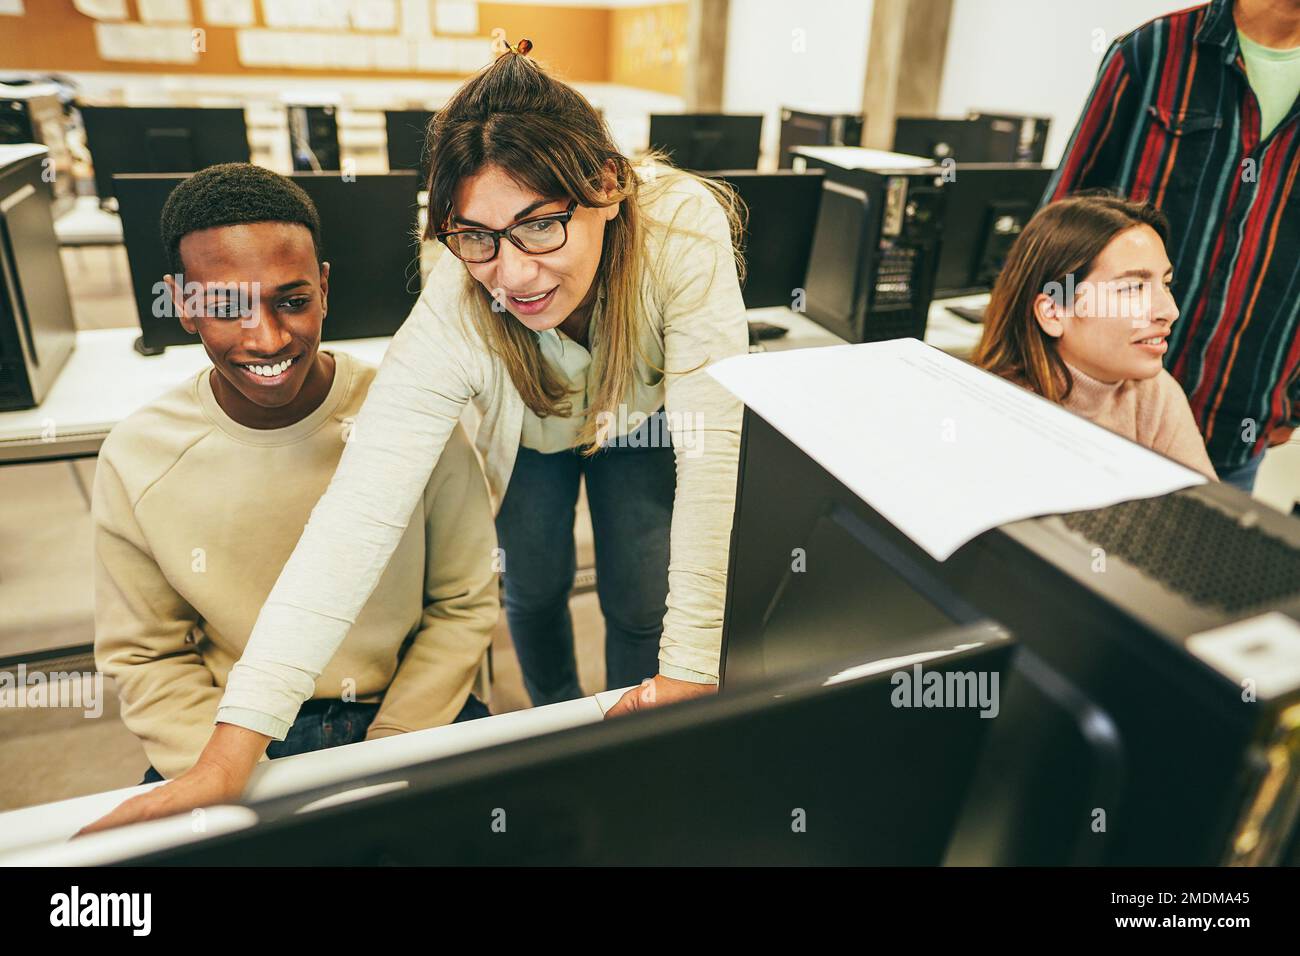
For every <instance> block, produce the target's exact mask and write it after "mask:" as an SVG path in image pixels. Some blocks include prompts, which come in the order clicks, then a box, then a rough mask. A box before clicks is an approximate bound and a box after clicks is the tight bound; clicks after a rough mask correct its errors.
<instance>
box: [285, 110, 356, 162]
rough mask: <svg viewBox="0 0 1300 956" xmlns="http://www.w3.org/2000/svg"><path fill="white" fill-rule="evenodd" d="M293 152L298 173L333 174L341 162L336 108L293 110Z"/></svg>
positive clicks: (290, 147) (291, 114)
mask: <svg viewBox="0 0 1300 956" xmlns="http://www.w3.org/2000/svg"><path fill="white" fill-rule="evenodd" d="M289 150H290V153H291V155H292V156H293V169H294V172H300V173H310V172H317V173H319V172H331V171H334V170H338V169H342V168H343V167H342V166H341V164H340V162H339V122H338V116H337V115H336V113H335V109H334V107H332V106H290V107H289Z"/></svg>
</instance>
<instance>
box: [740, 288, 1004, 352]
mask: <svg viewBox="0 0 1300 956" xmlns="http://www.w3.org/2000/svg"><path fill="white" fill-rule="evenodd" d="M988 301H989V297H988V293H987V292H986V293H983V294H982V295H971V296H963V297H961V298H955V299H940V300H936V301H934V302H931V303H930V314H929V317H928V319H927V321H926V326H925V341H926V342H928V343H929V344H931V345H933V346H934V347H935V348H937V349H940V350H941V351H944V352H947V353H948V354H949V355H954V356H956V357H957V358H961V359H967V358H970V355H971V353H972V352H973V351H974V350H975V346H976V344H978V342H979V340H980V335H981V334H983V331H984V326H983V325H980V324H977V323H975V322H967V321H966V320H965V319H963V318H960V317H958V316H956V315H953V314H952V313H951V312H949V311H948V308H947V307H948V306H950V305H957V306H966V307H968V308H981V307H983V306H985V305H988ZM747 317H748V318H749V320H750V321H751V322H768V323H770V324H772V325H780V326H783V327H785V328H787V329H789V330H790V331H789V333H788V334H786V335H784V336H782V337H781V338H779V339H767V340H765V341H764V342H762V343H761V345H762V350H763V351H765V352H781V351H785V350H786V349H802V348H817V347H819V346H823V345H843V344H845V342H844V339H842V338H840V337H839V336H838V335H836V334H835V333H834V332H830V331H827V330H826V329H824V328H822V326H820V325H818V324H817V323H816V322H814V321H813V320H812V319H810V318H808V316H806V315H804V314H802V313H800V312H793V311H791V310H790V309H788V308H785V307H784V306H777V307H775V308H771V309H750V310H749V312H748V314H747Z"/></svg>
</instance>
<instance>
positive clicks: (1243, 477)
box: [1215, 449, 1267, 494]
mask: <svg viewBox="0 0 1300 956" xmlns="http://www.w3.org/2000/svg"><path fill="white" fill-rule="evenodd" d="M1265 451H1267V449H1265ZM1263 461H1264V452H1260V453H1259V454H1258V455H1255V456H1254V457H1252V458H1251V459H1250V460H1249V461H1248V462H1246V463H1245V464H1244V465H1241V466H1239V467H1237V468H1229V469H1227V470H1225V471H1220V472H1219V480H1220V481H1221V482H1223V483H1224V484H1225V485H1233V486H1234V487H1236V488H1240V489H1241V490H1242V491H1244V492H1245V493H1246V494H1250V493H1251V492H1252V491H1254V490H1255V478H1256V477H1258V475H1259V466H1260V465H1261V464H1262V463H1263ZM1215 470H1216V471H1218V469H1215Z"/></svg>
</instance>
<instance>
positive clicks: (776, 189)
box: [715, 171, 822, 309]
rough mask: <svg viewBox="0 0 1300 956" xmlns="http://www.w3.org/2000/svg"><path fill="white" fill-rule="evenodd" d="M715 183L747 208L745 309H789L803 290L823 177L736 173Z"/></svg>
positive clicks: (786, 173) (810, 174) (785, 173)
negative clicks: (728, 189)
mask: <svg viewBox="0 0 1300 956" xmlns="http://www.w3.org/2000/svg"><path fill="white" fill-rule="evenodd" d="M715 178H717V179H720V180H722V181H723V182H726V183H728V184H729V185H730V186H731V187H732V188H733V189H735V190H736V194H737V195H738V196H739V197H740V199H741V201H742V202H743V203H744V204H745V209H746V212H747V219H746V224H745V239H744V251H745V269H746V275H745V282H744V295H745V308H747V309H761V308H767V307H770V306H781V305H784V306H789V305H790V303H791V301H792V299H793V297H794V294H795V290H796V289H801V288H803V286H804V280H805V278H806V276H807V273H808V254H809V252H810V250H811V249H812V241H813V230H814V228H815V227H816V225H817V211H818V209H819V208H820V207H821V195H822V174H821V173H820V172H809V173H793V172H781V173H757V172H752V173H751V172H747V171H737V172H732V173H721V174H718V175H717V176H716V177H715Z"/></svg>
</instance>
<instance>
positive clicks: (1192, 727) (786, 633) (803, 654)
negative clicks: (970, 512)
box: [722, 410, 1300, 865]
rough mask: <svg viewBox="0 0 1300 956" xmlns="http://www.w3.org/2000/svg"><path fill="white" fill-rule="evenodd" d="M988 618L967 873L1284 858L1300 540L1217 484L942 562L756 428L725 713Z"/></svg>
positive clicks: (1060, 518)
mask: <svg viewBox="0 0 1300 956" xmlns="http://www.w3.org/2000/svg"><path fill="white" fill-rule="evenodd" d="M825 427H832V426H830V425H826V426H825ZM967 480H975V479H970V478H969V476H963V475H953V476H952V481H954V482H963V481H967ZM981 618H984V619H988V620H990V621H996V622H998V623H999V624H1000V625H1002V626H1004V627H1005V628H1006V629H1007V630H1008V631H1009V632H1010V633H1012V634H1014V635H1015V638H1016V645H1017V651H1016V656H1015V660H1014V663H1013V668H1012V672H1011V674H1010V677H1009V679H1008V680H1007V683H1006V685H1005V686H1004V690H1003V696H1002V710H1001V713H1000V715H999V717H998V718H997V719H996V720H994V721H992V723H993V724H994V727H993V729H992V731H991V734H990V738H989V741H988V747H987V751H986V753H985V755H984V757H983V758H982V760H981V766H980V768H979V769H978V770H977V772H976V776H975V780H974V783H973V785H972V788H971V791H970V794H969V799H968V802H967V804H966V806H965V807H964V808H963V812H962V817H961V820H960V821H959V824H958V828H957V831H956V834H955V837H954V841H953V845H952V847H951V848H950V851H949V856H948V860H949V862H955V863H967V864H989V863H999V864H1002V863H1005V864H1025V863H1028V864H1053V865H1062V864H1089V865H1092V864H1115V865H1133V864H1138V865H1152V864H1159V865H1209V864H1219V863H1276V862H1280V861H1281V860H1283V859H1284V858H1285V856H1286V854H1287V853H1288V852H1289V851H1288V847H1291V846H1293V845H1294V844H1293V841H1294V839H1295V830H1296V809H1297V807H1300V775H1297V774H1296V773H1295V772H1294V766H1295V760H1294V757H1291V756H1288V755H1289V754H1294V753H1295V752H1297V750H1300V726H1298V725H1297V724H1298V722H1297V721H1296V719H1295V714H1296V713H1297V712H1298V711H1297V709H1296V708H1300V519H1296V518H1291V517H1288V516H1285V515H1282V514H1281V513H1278V512H1274V511H1272V510H1271V509H1269V508H1267V507H1266V506H1262V505H1257V504H1255V503H1254V502H1253V501H1252V500H1251V499H1250V497H1249V496H1247V495H1245V494H1244V493H1242V492H1240V491H1238V490H1237V489H1235V488H1232V487H1231V486H1228V485H1224V484H1220V483H1210V484H1206V485H1201V486H1197V487H1193V488H1189V489H1185V490H1182V491H1178V492H1175V493H1173V494H1169V495H1164V496H1160V497H1157V498H1150V499H1142V500H1137V501H1130V502H1124V503H1121V504H1118V505H1114V506H1112V507H1109V508H1103V509H1099V510H1096V511H1086V512H1079V513H1074V514H1065V515H1049V516H1045V517H1041V518H1032V519H1027V520H1024V521H1016V522H1012V523H1010V524H1006V525H1003V526H1001V527H999V528H994V529H993V530H990V531H987V532H985V533H984V534H981V535H979V536H978V537H976V538H974V539H973V540H971V541H970V542H969V543H967V544H966V545H964V546H963V547H961V548H960V549H958V550H957V551H956V552H955V553H954V554H953V555H952V556H951V557H949V558H948V559H947V560H945V561H936V560H934V559H933V558H932V557H930V556H929V555H928V554H927V553H926V552H925V551H923V550H922V549H921V548H919V547H918V546H917V545H916V544H915V543H914V542H912V541H911V539H909V538H908V537H907V536H906V535H904V534H903V533H902V532H900V531H899V530H898V529H897V528H895V527H894V526H893V525H892V524H891V523H890V522H889V521H887V520H886V519H885V518H884V517H883V516H882V515H880V514H879V513H878V512H877V511H875V510H874V509H873V508H872V507H871V506H870V505H869V504H868V503H867V502H865V501H863V500H862V499H861V498H859V497H858V496H857V495H856V494H854V493H853V492H852V491H850V490H849V489H848V488H847V487H846V486H844V485H843V484H842V483H840V482H839V481H838V480H837V479H836V478H834V477H833V476H832V475H831V474H830V473H829V472H828V471H826V469H824V468H823V467H822V466H821V465H819V464H818V463H817V462H815V461H814V460H813V459H812V458H810V457H809V456H808V455H807V454H806V453H804V452H803V451H802V450H801V449H800V448H799V447H798V446H797V445H796V444H795V443H794V442H793V441H792V440H791V439H790V438H788V437H786V436H785V435H783V434H782V433H781V432H779V431H778V430H777V429H776V428H774V427H773V426H772V425H770V424H768V423H767V422H766V421H765V420H764V419H763V418H761V417H760V416H758V415H756V414H754V413H753V412H752V411H751V410H746V412H745V418H744V425H743V432H742V443H741V453H740V464H739V472H738V483H737V495H736V511H735V516H734V519H733V532H732V540H731V549H730V567H729V569H728V577H727V600H726V613H725V619H724V625H723V671H722V681H723V684H722V686H723V690H724V692H729V691H730V690H733V689H735V688H736V687H738V686H749V685H752V684H754V683H757V682H759V681H762V680H767V679H773V678H774V677H777V676H779V674H780V673H781V672H784V671H786V670H787V669H789V668H791V667H793V666H795V665H797V664H802V663H806V662H808V661H809V660H821V659H824V658H823V655H840V654H842V653H844V652H845V651H847V650H852V649H855V650H856V651H857V652H858V653H860V654H862V655H863V656H873V655H880V654H884V653H891V651H892V648H893V647H895V646H896V645H895V644H894V641H895V640H897V638H896V637H895V636H896V635H901V637H902V638H903V640H904V642H905V641H906V640H915V639H916V638H917V636H918V635H924V634H926V633H929V632H931V631H932V629H933V628H934V626H935V625H936V624H940V625H941V624H943V622H944V621H945V620H947V621H951V622H955V623H958V624H960V623H962V622H970V621H976V620H979V619H981ZM968 626H969V625H968ZM1265 684H1267V685H1268V689H1267V690H1265ZM1243 692H1245V693H1246V696H1243ZM1281 768H1287V769H1281Z"/></svg>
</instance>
